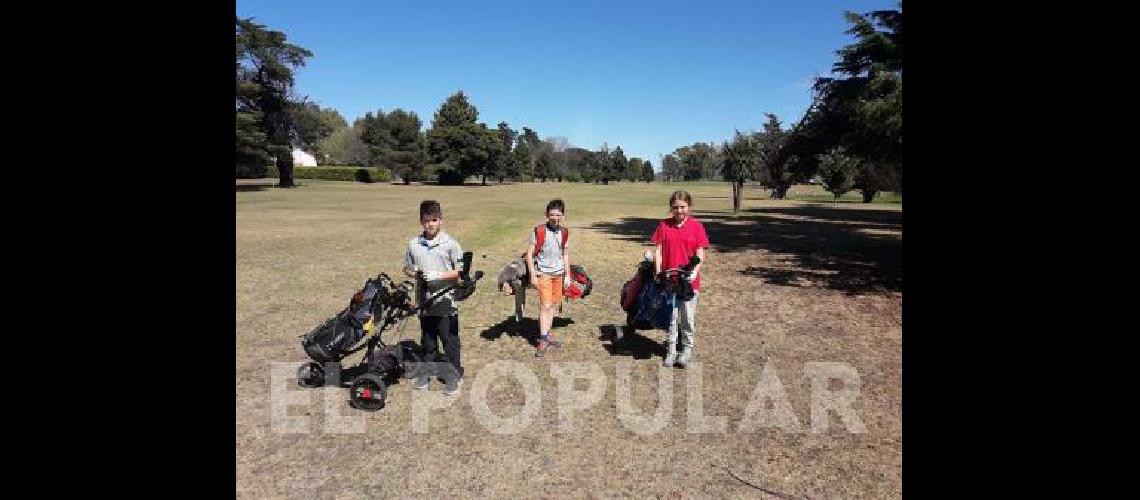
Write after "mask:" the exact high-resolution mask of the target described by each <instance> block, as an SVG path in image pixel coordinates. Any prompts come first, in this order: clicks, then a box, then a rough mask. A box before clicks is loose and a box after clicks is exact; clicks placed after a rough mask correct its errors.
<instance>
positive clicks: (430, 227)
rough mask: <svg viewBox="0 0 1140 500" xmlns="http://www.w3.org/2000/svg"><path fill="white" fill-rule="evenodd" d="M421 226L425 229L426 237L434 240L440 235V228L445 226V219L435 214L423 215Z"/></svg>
mask: <svg viewBox="0 0 1140 500" xmlns="http://www.w3.org/2000/svg"><path fill="white" fill-rule="evenodd" d="M420 225H421V226H423V227H424V236H426V237H427V238H428V239H432V238H435V235H437V234H439V228H440V226H442V225H443V218H441V217H440V216H438V215H435V214H427V215H423V216H421V217H420Z"/></svg>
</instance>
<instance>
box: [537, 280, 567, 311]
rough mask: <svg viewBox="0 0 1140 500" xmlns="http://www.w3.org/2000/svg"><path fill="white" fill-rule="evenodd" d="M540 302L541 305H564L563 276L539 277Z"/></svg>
mask: <svg viewBox="0 0 1140 500" xmlns="http://www.w3.org/2000/svg"><path fill="white" fill-rule="evenodd" d="M538 301H539V303H540V304H555V305H557V304H561V303H562V275H561V274H558V275H554V276H546V275H539V276H538Z"/></svg>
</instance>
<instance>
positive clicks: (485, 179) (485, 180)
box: [483, 174, 487, 186]
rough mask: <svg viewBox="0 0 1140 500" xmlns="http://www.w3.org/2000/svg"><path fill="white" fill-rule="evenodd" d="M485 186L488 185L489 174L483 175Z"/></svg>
mask: <svg viewBox="0 0 1140 500" xmlns="http://www.w3.org/2000/svg"><path fill="white" fill-rule="evenodd" d="M483 185H484V186H486V185H487V174H483Z"/></svg>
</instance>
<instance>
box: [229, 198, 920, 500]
mask: <svg viewBox="0 0 1140 500" xmlns="http://www.w3.org/2000/svg"><path fill="white" fill-rule="evenodd" d="M301 182H303V183H304V185H303V186H301V187H299V188H296V189H290V190H283V189H275V188H267V189H262V190H246V191H239V192H237V193H236V198H237V206H236V216H237V231H236V239H237V256H236V272H237V294H236V300H237V323H236V339H235V341H236V342H237V353H238V359H237V374H236V375H237V377H236V378H237V380H236V400H237V414H236V427H237V443H236V444H237V494H238V496H239V497H242V498H267V497H268V498H287V497H288V498H292V497H305V498H309V497H313V496H317V497H322V498H324V497H335V498H366V497H377V496H384V497H390V496H395V497H411V496H421V495H426V496H431V497H442V496H461V497H472V496H474V497H487V496H496V497H498V496H521V497H557V498H565V497H646V496H651V497H670V498H672V497H694V496H695V497H763V496H770V495H768V494H765V493H763V492H761V491H760V490H758V489H756V488H754V487H752V486H749V485H746V484H744V483H743V482H742V481H741V480H738V479H736V478H734V477H733V475H731V474H730V473H729V472H728V471H731V473H732V474H735V475H736V476H738V477H740V478H741V479H743V480H745V481H748V482H750V483H753V484H755V485H757V486H760V487H763V488H765V489H766V490H769V491H770V492H776V493H780V494H786V495H790V496H796V497H799V498H802V497H804V496H809V497H811V498H820V497H827V498H832V497H843V498H847V497H864V498H897V497H899V496H901V472H902V470H901V467H902V424H901V409H900V404H901V399H902V396H901V381H902V379H901V377H902V373H901V340H902V335H901V316H902V311H901V309H902V297H901V234H902V229H901V206H899V205H878V204H876V205H862V204H839V205H830V204H811V203H802V202H788V201H776V200H766V199H758V198H762V196H757V193H753V192H752V191H748V192H747V194H746V199H745V203H744V209H745V210H744V212H743V213H742V214H741V216H739V217H734V216H732V215H731V199H729V197H728V195H729V193H730V192H731V190H730V189H729V187H728V185H727V184H698V185H680V186H679V187H681V188H685V189H689V190H690V191H691V192H692V193H693V195H694V198H695V199H694V202H695V203H694V208H695V209H696V210H697V216H698V217H700V218H701V219H702V220H705V221H706V227H707V228H708V229H709V233H710V239H711V240H712V243H713V245H714V248H713V249H712V251H711V252H710V253H709V262H708V264H707V266H706V267H705V273H706V276H707V278H706V285H705V289H704V293H703V295H702V298H701V299H700V301H701V302H700V306H699V311H698V317H697V328H698V329H697V348H696V358H695V359H696V361H699V362H700V363H701V365H702V371H703V377H702V381H703V392H702V397H703V403H704V413H705V414H710V415H722V416H725V417H727V432H724V433H708V434H694V433H689V432H687V431H686V429H687V411H686V404H687V402H688V398H689V394H688V393H687V376H688V375H689V374H690V373H692V371H691V370H689V371H686V370H674V371H673V372H672V374H673V383H672V385H673V391H672V392H673V405H672V408H673V411H672V418H671V425H670V426H668V427H667V428H666V429H665V430H662V431H661V432H659V433H657V434H654V435H649V436H641V435H638V434H635V433H634V432H632V431H630V430H628V429H626V428H625V427H624V426H623V425H622V424H621V422H620V421H619V419H618V417H617V410H616V396H615V382H614V381H615V372H616V370H617V367H618V366H619V363H630V364H631V366H632V373H633V383H632V389H631V395H632V401H633V404H634V406H635V407H636V408H638V409H640V410H641V411H646V412H649V411H652V409H653V408H655V407H656V406H657V377H658V368H659V364H660V354H659V353H658V349H660V348H659V347H658V345H659V342H660V341H661V339H662V338H663V333H664V332H660V331H650V332H641V335H640V336H638V337H634V338H632V339H631V342H630V343H629V349H626V350H620V349H619V350H616V351H615V350H613V348H612V346H611V342H610V340H609V336H608V334H609V333H610V332H612V327H610V326H609V325H613V324H621V323H623V322H624V313H623V312H622V311H621V309H620V308H619V307H618V305H617V303H618V294H619V289H620V286H621V284H622V283H623V282H624V281H625V280H626V279H628V278H629V277H630V276H631V274H632V272H633V266H634V265H635V263H636V261H637V259H638V258H639V255H640V252H641V251H642V250H643V249H645V248H648V247H647V246H645V243H646V242H647V240H648V237H649V234H650V232H651V231H652V225H653V224H654V220H655V219H657V218H660V217H664V216H665V215H666V212H665V207H666V201H667V197H668V193H669V192H671V191H672V190H673V189H676V188H677V187H678V186H677V185H662V184H658V183H654V184H651V185H648V186H647V185H645V184H639V185H633V186H631V185H629V184H627V183H619V184H615V185H611V186H590V185H576V184H575V185H571V184H554V183H548V184H541V183H539V184H531V183H526V184H515V185H504V186H488V187H474V186H468V187H438V186H414V187H403V186H393V185H388V184H373V185H364V184H355V183H340V182H322V181H301ZM552 197H562V198H563V199H565V200H566V203H567V219H566V223H567V225H569V226H570V227H571V228H573V229H572V235H573V236H572V245H573V248H572V250H571V252H572V253H571V257H572V260H573V261H574V262H576V263H583V264H585V265H586V266H587V268H588V270H589V272H590V274H591V276H592V277H593V278H594V280H595V282H596V285H595V288H594V291H593V294H592V295H591V296H590V297H589V298H587V299H586V300H585V301H581V302H578V303H574V304H572V305H571V306H570V307H569V308H568V309H567V310H566V311H565V313H564V314H563V315H562V317H564V318H566V321H562V322H560V323H559V324H561V325H562V326H560V327H558V328H556V330H555V331H556V332H557V333H558V335H559V336H560V337H561V338H562V339H564V340H565V341H566V347H565V348H564V349H562V350H561V351H556V352H554V353H552V354H550V355H548V356H547V357H546V359H543V360H537V359H535V358H534V357H533V350H532V348H531V347H530V345H529V339H528V336H529V335H532V334H533V333H534V332H533V331H530V330H531V329H533V323H526V324H525V325H524V326H525V327H526V328H524V331H522V332H518V333H521V335H514V333H516V332H515V331H514V328H513V325H511V324H510V323H509V321H507V319H508V316H509V315H510V313H511V308H512V302H511V300H509V299H508V298H505V297H502V296H501V295H498V294H496V293H494V290H493V288H494V286H493V285H494V275H495V273H496V272H497V271H498V268H499V267H500V266H501V264H502V263H501V262H493V261H490V260H483V259H479V258H478V257H479V256H481V255H482V254H487V255H489V256H492V257H495V258H498V259H506V258H510V257H512V256H513V255H515V254H516V253H517V252H518V251H520V250H521V249H522V248H523V245H524V241H525V238H526V236H527V230H528V227H529V226H531V225H533V224H536V223H538V222H540V221H541V220H542V211H543V208H544V206H545V202H546V201H547V200H548V199H550V198H552ZM425 198H435V199H438V200H440V201H441V202H442V203H443V207H444V215H445V229H446V230H447V231H448V232H449V233H451V234H452V235H454V236H455V237H456V238H457V239H459V241H460V242H461V243H462V244H463V246H464V248H465V249H467V250H471V251H473V252H475V253H476V257H477V259H476V267H477V268H479V269H483V270H484V271H486V272H487V273H488V275H489V276H488V278H487V279H486V281H485V282H484V283H483V284H481V285H480V287H479V291H478V292H477V293H476V294H475V295H474V296H473V297H472V298H471V299H469V300H468V301H466V302H464V303H463V306H462V314H461V320H460V324H461V331H462V334H461V335H462V344H463V361H464V365H465V367H466V370H467V375H468V379H467V381H466V384H465V385H464V387H463V390H462V391H461V393H460V394H459V395H458V396H456V400H455V402H454V403H452V404H451V405H450V406H448V407H447V408H444V409H441V410H435V411H434V412H432V413H431V414H430V419H429V424H428V425H429V426H430V430H431V432H430V433H428V434H417V433H413V432H411V428H412V402H413V394H412V393H413V391H412V390H411V388H410V384H407V383H400V384H396V385H394V386H393V387H392V388H391V390H390V393H389V396H388V406H387V407H386V408H384V409H383V410H381V411H378V412H373V413H364V412H359V411H356V410H353V409H351V408H348V407H347V405H346V404H345V400H346V399H347V394H346V391H345V390H344V389H335V388H323V389H316V390H307V391H305V394H308V395H311V397H312V399H311V402H312V404H310V405H300V406H299V407H296V408H293V409H291V410H290V411H289V414H290V415H309V416H310V417H311V419H310V425H309V433H308V434H289V433H279V432H274V430H273V428H272V426H271V420H272V419H271V406H272V405H271V403H272V402H271V399H270V394H271V391H270V390H269V387H270V381H271V377H270V366H271V363H273V362H288V363H293V364H297V365H299V364H300V363H302V362H303V361H305V360H306V358H305V355H304V353H303V352H302V351H301V349H300V345H299V341H298V338H297V337H298V335H301V334H303V333H305V332H306V331H308V330H309V329H310V328H312V327H313V326H314V325H316V324H317V323H318V322H320V321H321V320H322V319H324V318H325V317H327V316H329V315H331V314H332V313H334V312H336V311H337V310H339V309H340V308H342V307H344V305H345V303H346V301H347V299H348V297H349V295H350V294H351V293H352V291H354V289H355V287H357V286H359V285H360V284H361V283H363V281H364V280H365V279H366V278H368V277H370V276H374V275H375V274H376V273H378V272H381V271H384V272H388V273H389V274H395V273H396V272H397V270H398V268H399V266H400V261H401V258H402V255H403V248H404V245H405V242H406V241H407V239H408V238H409V237H410V236H412V235H414V234H415V233H416V232H417V231H418V230H419V227H418V224H417V221H416V207H417V205H418V202H419V201H420V200H421V199H425ZM488 285H490V286H488ZM530 299H531V300H532V301H533V294H532V295H531V297H530ZM528 308H529V309H528V313H529V315H530V316H531V317H534V308H533V303H528ZM401 335H403V336H406V337H408V338H412V339H415V340H418V338H419V327H418V324H417V323H416V321H415V320H412V321H410V322H409V323H408V324H407V326H406V328H405V329H404V330H403V332H400V333H392V334H388V335H386V337H385V338H386V339H392V340H394V339H397V338H399V337H400V336H401ZM496 361H512V362H517V363H520V364H521V365H522V366H524V367H527V368H529V369H531V370H532V371H533V373H534V374H535V375H537V377H538V379H539V382H540V385H541V388H542V405H541V411H540V412H539V413H538V415H537V416H536V418H535V420H534V422H532V423H531V425H530V426H529V427H527V428H526V429H525V431H524V432H521V433H518V434H513V435H511V434H508V435H499V434H495V433H492V432H490V431H489V430H487V429H486V428H484V427H483V425H482V424H481V423H480V421H479V420H477V418H476V416H475V414H474V412H473V411H472V410H471V406H470V400H471V398H470V393H471V388H472V386H473V385H474V382H475V381H476V379H477V378H478V376H479V373H480V371H481V370H482V369H483V368H484V367H485V366H487V365H488V364H489V363H492V362H496ZM813 361H823V362H842V363H848V364H850V365H851V366H853V367H855V368H856V369H857V370H858V373H859V376H860V378H861V385H862V386H861V390H860V392H859V397H858V399H857V400H856V403H855V404H854V408H855V410H856V412H857V413H858V415H859V417H860V419H861V420H862V422H863V424H864V425H865V426H866V430H867V432H866V433H862V434H853V433H849V432H847V431H846V429H845V427H844V425H843V424H842V423H841V422H840V420H839V418H837V417H836V416H835V415H834V414H833V415H832V416H831V417H830V428H829V430H828V431H826V432H823V433H819V434H813V433H811V432H810V422H811V419H810V410H809V405H810V400H811V391H810V382H809V379H808V378H807V377H806V376H805V375H804V367H805V363H807V362H813ZM557 362H587V363H596V364H597V365H598V366H599V367H601V369H602V371H603V372H604V373H605V374H606V376H607V380H608V385H607V388H606V392H605V395H604V396H603V398H602V400H601V401H600V402H599V403H598V404H597V405H596V406H594V407H593V408H592V409H590V410H587V411H580V412H576V413H575V414H574V423H575V426H576V428H577V429H578V431H577V432H572V433H560V432H558V421H559V419H558V406H557V385H556V381H555V379H554V378H553V377H551V375H550V365H551V363H557ZM766 364H767V365H769V366H772V367H774V368H775V369H776V373H777V374H778V376H779V378H780V381H781V382H782V383H783V387H784V390H785V391H786V393H787V397H788V400H789V401H790V403H791V406H792V408H793V409H794V412H795V414H796V417H797V418H798V420H799V422H800V424H801V425H802V426H803V429H804V432H801V433H796V434H792V433H786V432H783V431H781V430H778V429H766V430H762V431H760V432H758V433H754V434H746V433H741V432H738V426H739V424H740V421H741V419H742V416H743V413H744V408H745V407H746V406H747V405H748V403H749V400H750V398H751V396H752V393H753V389H754V388H755V387H756V383H757V381H758V380H759V378H760V373H761V369H762V367H764V366H765V365H766ZM290 390H296V391H302V389H299V388H296V387H291V388H290ZM436 390H438V386H433V388H432V391H433V393H434V391H436ZM326 395H327V397H328V398H329V400H330V401H332V402H333V403H334V404H333V406H332V407H333V409H334V410H335V411H336V412H338V414H340V415H348V416H357V417H358V418H359V419H361V420H362V421H363V422H364V426H365V432H362V433H347V434H336V433H331V432H328V429H327V428H326V427H327V426H326V424H325V418H326V414H325V413H326V411H325V404H324V401H325V399H324V398H325V397H326ZM487 400H488V402H489V404H490V407H491V409H492V410H493V411H494V413H495V414H497V415H499V416H503V417H505V416H510V415H514V414H516V413H518V411H519V410H520V409H521V408H522V404H523V403H524V397H523V392H522V390H521V386H520V385H519V384H518V383H515V382H512V381H511V380H509V379H505V380H498V381H495V382H494V383H492V384H491V389H490V391H489V392H488V394H487ZM726 469H727V470H726Z"/></svg>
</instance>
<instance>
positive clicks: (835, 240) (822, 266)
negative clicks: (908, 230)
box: [591, 204, 903, 295]
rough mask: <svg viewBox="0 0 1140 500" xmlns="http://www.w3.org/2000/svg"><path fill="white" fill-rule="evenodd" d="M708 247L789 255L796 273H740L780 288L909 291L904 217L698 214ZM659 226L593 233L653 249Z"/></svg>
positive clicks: (625, 222) (635, 222)
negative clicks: (905, 272) (651, 242)
mask: <svg viewBox="0 0 1140 500" xmlns="http://www.w3.org/2000/svg"><path fill="white" fill-rule="evenodd" d="M694 216H695V217H696V218H697V219H698V220H700V221H701V223H703V224H704V226H705V230H706V232H707V233H708V237H709V242H710V243H712V246H713V247H714V248H715V249H716V250H717V251H718V252H721V253H732V252H740V251H745V250H763V251H767V252H769V253H772V254H777V255H782V256H790V257H791V260H792V262H793V264H794V265H793V266H792V267H791V268H785V267H759V266H749V267H746V268H744V269H738V270H737V271H738V272H740V273H741V274H744V275H747V276H755V277H758V278H761V279H763V280H765V282H767V283H770V284H773V285H781V286H824V287H827V288H831V289H835V290H841V291H843V292H845V293H848V294H852V295H855V294H860V293H865V292H885V291H901V290H902V237H901V235H900V234H901V231H902V218H903V215H902V212H900V211H896V210H882V209H867V208H853V207H850V208H849V207H842V208H840V207H833V206H827V205H822V204H804V205H799V206H792V207H765V208H752V209H747V210H743V211H741V213H740V215H739V216H733V215H730V214H725V213H723V212H701V211H697V212H696V213H695V214H694ZM658 222H659V220H658V219H650V218H642V217H626V218H622V219H620V220H618V221H617V222H603V223H595V224H593V225H592V226H591V228H592V229H596V230H599V231H602V232H605V233H609V234H612V235H614V236H615V237H617V238H619V239H623V240H627V241H635V242H638V243H644V244H648V242H649V237H650V236H651V235H652V234H653V231H654V230H655V229H656V227H657V224H658Z"/></svg>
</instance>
